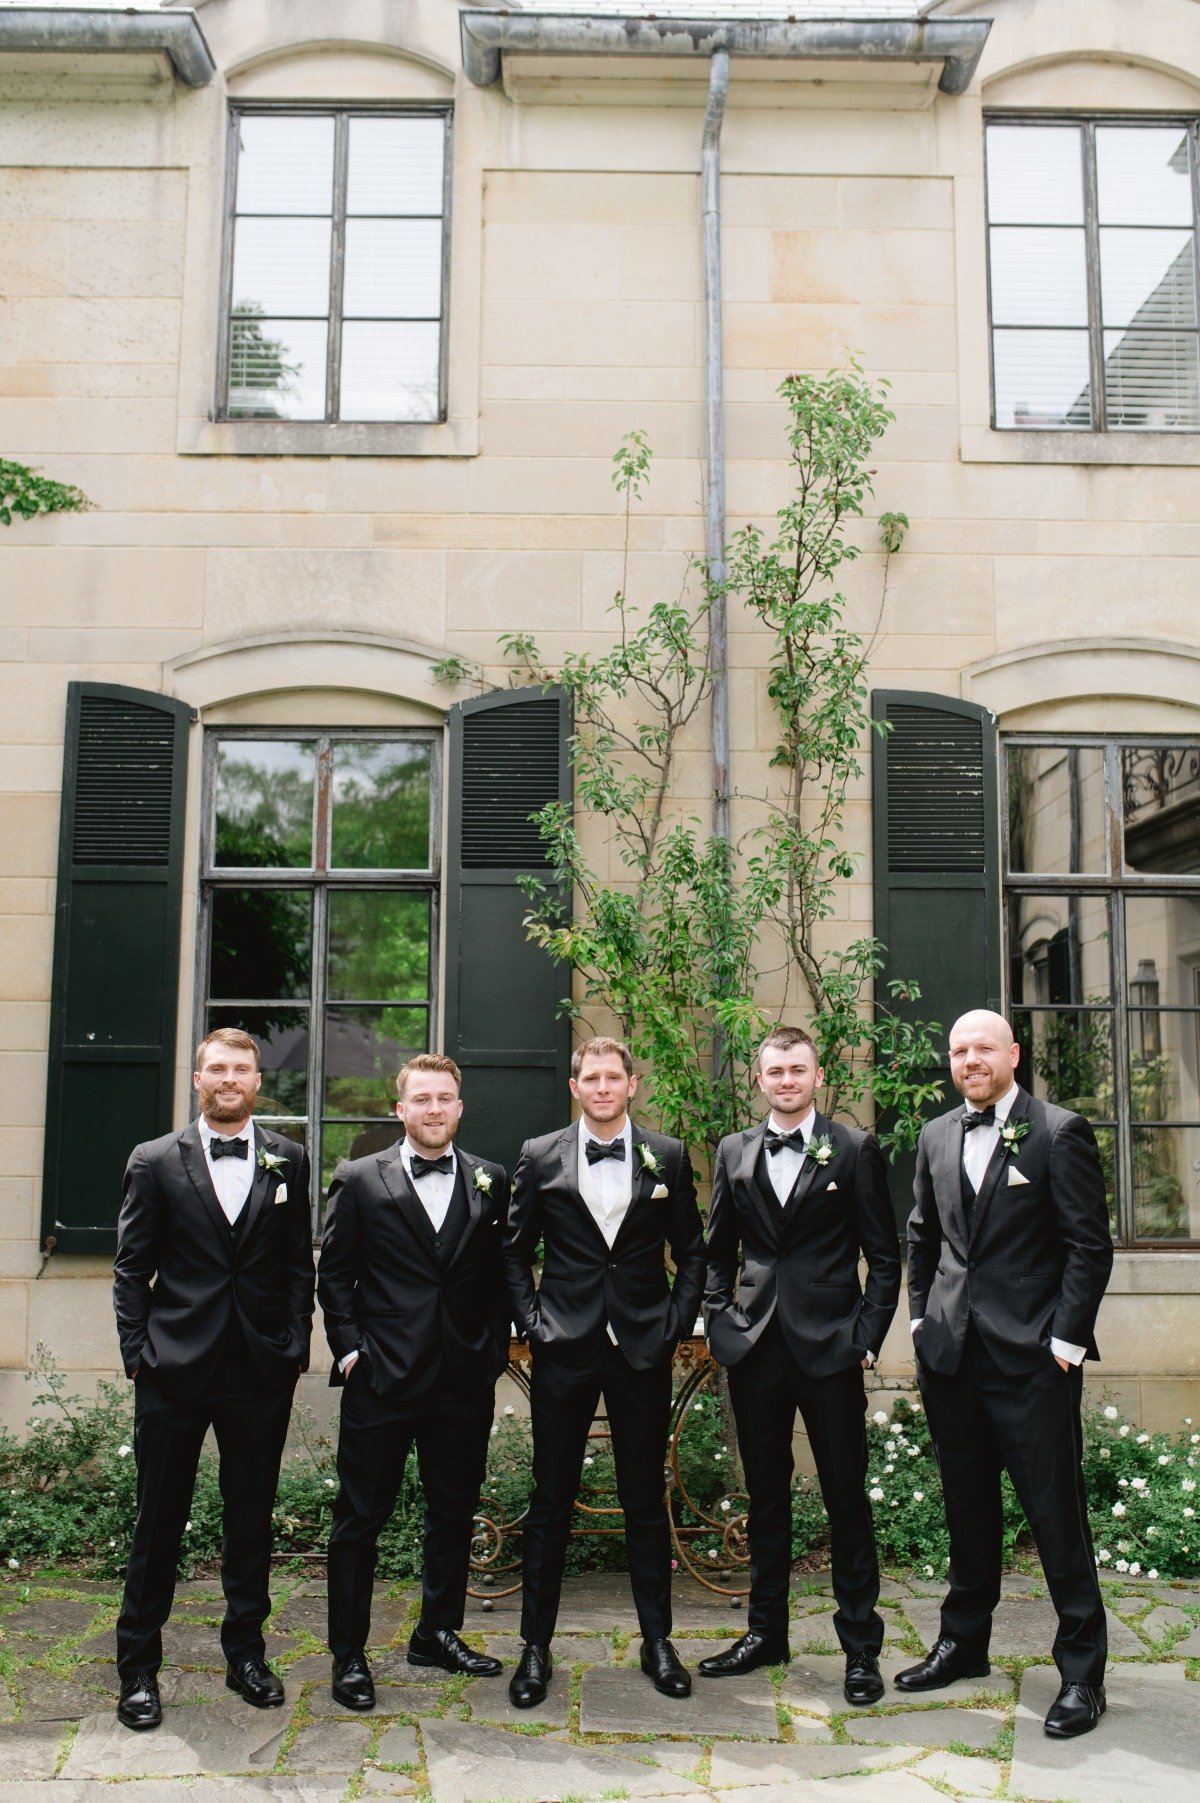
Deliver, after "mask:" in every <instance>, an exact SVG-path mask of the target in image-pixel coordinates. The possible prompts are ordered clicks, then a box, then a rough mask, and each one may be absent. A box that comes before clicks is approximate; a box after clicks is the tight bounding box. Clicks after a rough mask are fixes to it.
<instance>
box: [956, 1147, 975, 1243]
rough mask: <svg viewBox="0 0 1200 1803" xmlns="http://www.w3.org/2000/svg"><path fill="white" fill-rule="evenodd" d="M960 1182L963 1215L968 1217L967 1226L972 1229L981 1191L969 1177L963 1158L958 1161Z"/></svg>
mask: <svg viewBox="0 0 1200 1803" xmlns="http://www.w3.org/2000/svg"><path fill="white" fill-rule="evenodd" d="M958 1180H959V1183H960V1184H961V1186H962V1205H963V1213H964V1214H965V1215H966V1217H967V1226H968V1227H970V1225H971V1216H972V1215H973V1214H974V1213H975V1203H976V1201H977V1200H978V1197H979V1191H978V1190H977V1189H976V1188H975V1185H974V1184H973V1183H972V1182H971V1179H970V1178H969V1177H968V1176H967V1167H966V1165H965V1164H964V1163H963V1161H962V1159H961V1158H960V1159H959V1161H958Z"/></svg>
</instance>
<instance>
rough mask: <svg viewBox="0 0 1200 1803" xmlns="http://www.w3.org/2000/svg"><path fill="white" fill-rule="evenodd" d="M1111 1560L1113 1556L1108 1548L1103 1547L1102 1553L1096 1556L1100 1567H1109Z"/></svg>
mask: <svg viewBox="0 0 1200 1803" xmlns="http://www.w3.org/2000/svg"><path fill="white" fill-rule="evenodd" d="M1111 1558H1112V1554H1111V1553H1110V1552H1109V1550H1108V1548H1107V1547H1106V1546H1102V1547H1101V1548H1100V1551H1099V1552H1098V1553H1097V1554H1096V1560H1097V1563H1098V1564H1100V1565H1107V1564H1108V1562H1109V1560H1110V1559H1111Z"/></svg>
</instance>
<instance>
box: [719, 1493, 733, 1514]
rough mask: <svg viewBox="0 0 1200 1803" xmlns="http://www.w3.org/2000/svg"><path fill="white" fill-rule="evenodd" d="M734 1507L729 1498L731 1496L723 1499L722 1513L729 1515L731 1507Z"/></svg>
mask: <svg viewBox="0 0 1200 1803" xmlns="http://www.w3.org/2000/svg"><path fill="white" fill-rule="evenodd" d="M732 1507H733V1505H732V1503H731V1502H730V1500H729V1498H728V1497H725V1498H724V1500H723V1501H722V1503H721V1511H722V1513H723V1514H726V1515H727V1514H728V1513H729V1511H730V1509H731V1508H732Z"/></svg>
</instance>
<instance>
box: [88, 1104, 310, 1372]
mask: <svg viewBox="0 0 1200 1803" xmlns="http://www.w3.org/2000/svg"><path fill="white" fill-rule="evenodd" d="M263 1151H266V1152H269V1153H272V1154H273V1155H274V1156H275V1157H276V1158H282V1159H283V1160H284V1168H283V1169H282V1170H281V1171H266V1170H264V1169H263V1167H262V1166H261V1165H260V1164H259V1163H258V1157H259V1154H260V1153H261V1152H263ZM251 1157H252V1158H253V1159H254V1161H255V1162H254V1175H253V1180H252V1182H251V1186H250V1195H249V1198H248V1200H247V1202H246V1206H245V1209H244V1211H243V1218H242V1226H241V1233H240V1236H239V1238H238V1239H237V1241H236V1242H234V1241H233V1239H232V1238H231V1236H230V1231H229V1222H228V1221H227V1220H226V1218H225V1213H224V1210H223V1209H222V1207H221V1204H220V1203H219V1202H218V1201H217V1194H216V1191H215V1190H214V1188H213V1185H212V1179H211V1178H210V1176H209V1173H208V1161H207V1159H206V1158H205V1156H204V1147H203V1146H202V1144H201V1142H200V1129H199V1126H198V1125H197V1123H196V1122H195V1121H193V1122H192V1124H191V1126H190V1127H185V1128H184V1129H183V1132H182V1133H168V1134H166V1135H164V1137H163V1138H162V1139H155V1140H150V1141H149V1142H148V1143H146V1144H145V1145H140V1146H135V1147H134V1150H133V1152H132V1154H131V1155H130V1159H129V1163H128V1165H127V1166H126V1168H125V1192H124V1200H123V1201H122V1203H121V1213H120V1218H119V1219H118V1222H117V1256H116V1261H115V1264H114V1267H113V1305H114V1307H115V1309H116V1312H117V1332H118V1334H119V1336H120V1341H121V1360H122V1363H123V1364H124V1366H125V1370H126V1372H127V1373H128V1374H130V1375H132V1374H133V1371H134V1369H135V1368H136V1367H137V1366H139V1365H144V1366H145V1367H146V1368H147V1369H148V1370H151V1371H153V1372H154V1374H155V1376H156V1378H157V1380H158V1382H159V1384H160V1385H161V1386H162V1388H163V1390H164V1391H165V1392H166V1393H167V1394H168V1395H174V1396H177V1397H180V1398H185V1397H190V1396H196V1395H198V1394H199V1393H200V1391H201V1390H202V1389H203V1388H204V1385H205V1383H206V1382H207V1381H208V1380H209V1379H210V1378H211V1376H212V1375H213V1373H214V1372H215V1371H216V1369H217V1367H218V1365H219V1364H220V1361H221V1359H222V1358H223V1357H224V1356H225V1355H226V1354H227V1353H228V1352H230V1351H236V1350H237V1348H238V1338H237V1330H239V1329H240V1333H241V1336H242V1339H243V1340H244V1343H245V1346H246V1348H247V1350H248V1351H249V1355H250V1357H251V1359H252V1360H253V1361H254V1366H255V1369H256V1370H257V1372H258V1374H259V1376H260V1377H261V1378H263V1379H264V1380H265V1381H268V1382H280V1383H283V1382H294V1380H295V1378H296V1376H297V1374H298V1373H299V1372H301V1371H306V1370H307V1369H308V1350H309V1341H310V1339H311V1336H312V1313H313V1255H312V1220H311V1217H310V1215H309V1207H308V1154H307V1153H306V1152H305V1150H304V1147H303V1146H298V1145H297V1144H296V1143H295V1141H293V1140H290V1139H284V1138H283V1137H282V1136H281V1135H280V1134H278V1133H272V1132H271V1131H270V1129H269V1128H265V1127H260V1126H258V1125H256V1126H255V1128H254V1141H253V1145H252V1147H251ZM285 1190H286V1198H285V1200H283V1201H280V1200H279V1197H280V1194H281V1193H282V1192H284V1191H285Z"/></svg>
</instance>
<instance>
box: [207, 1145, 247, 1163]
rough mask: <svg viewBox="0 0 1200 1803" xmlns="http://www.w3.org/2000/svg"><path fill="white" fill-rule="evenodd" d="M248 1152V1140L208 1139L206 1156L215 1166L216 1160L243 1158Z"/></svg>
mask: <svg viewBox="0 0 1200 1803" xmlns="http://www.w3.org/2000/svg"><path fill="white" fill-rule="evenodd" d="M249 1151H250V1141H249V1140H248V1139H210V1140H209V1142H208V1156H209V1157H210V1158H211V1159H212V1161H213V1163H214V1164H215V1163H216V1161H217V1159H218V1158H245V1157H246V1156H247V1154H248V1153H249Z"/></svg>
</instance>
